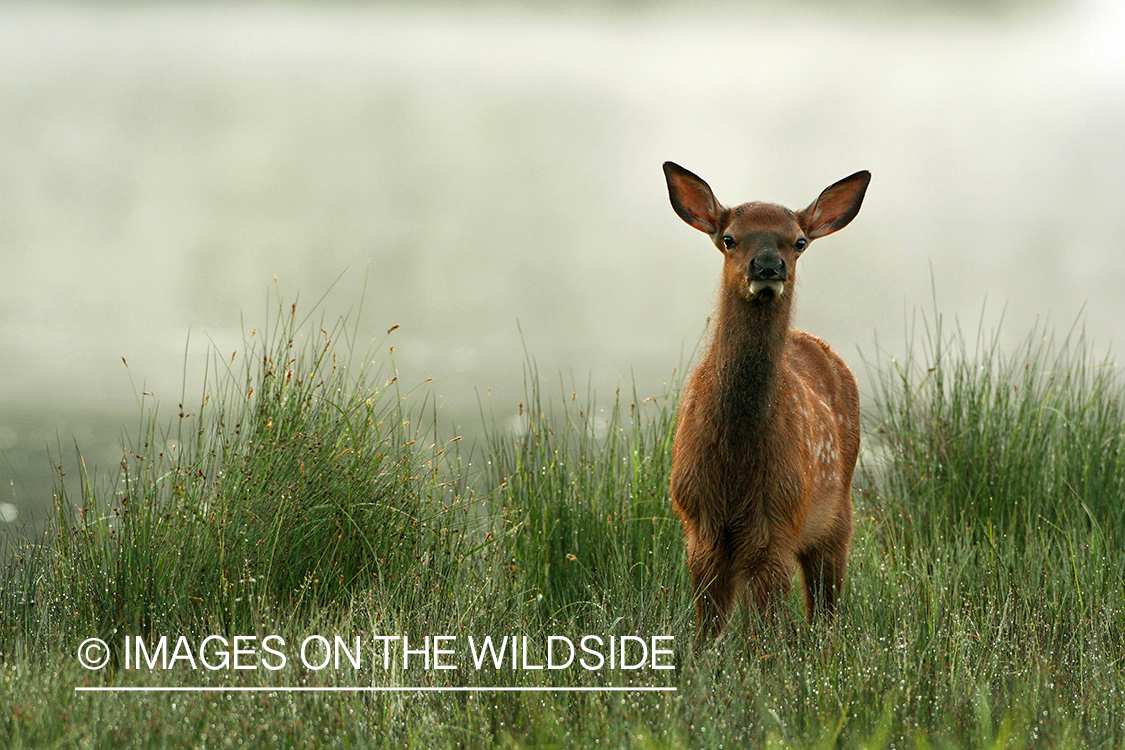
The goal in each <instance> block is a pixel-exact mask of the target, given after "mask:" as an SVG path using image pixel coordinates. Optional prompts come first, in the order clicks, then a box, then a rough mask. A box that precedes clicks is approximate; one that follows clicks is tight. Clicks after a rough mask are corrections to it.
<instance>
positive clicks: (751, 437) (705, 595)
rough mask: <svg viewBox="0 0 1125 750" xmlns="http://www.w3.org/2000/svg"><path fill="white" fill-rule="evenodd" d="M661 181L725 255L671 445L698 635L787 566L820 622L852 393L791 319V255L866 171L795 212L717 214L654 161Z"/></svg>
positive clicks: (836, 588) (785, 581)
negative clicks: (706, 336) (660, 171)
mask: <svg viewBox="0 0 1125 750" xmlns="http://www.w3.org/2000/svg"><path fill="white" fill-rule="evenodd" d="M664 175H665V178H666V179H667V182H668V194H669V197H670V199H671V201H672V208H673V209H674V210H675V211H676V213H677V214H678V215H679V216H680V218H682V219H683V220H684V221H685V222H687V223H688V224H689V225H691V226H693V227H695V228H696V229H698V230H700V231H701V232H703V233H704V234H706V235H708V236H709V237H710V238H711V241H712V242H713V243H714V244H715V246H716V247H717V248H718V249H719V251H720V252H721V253H722V256H723V270H722V276H721V286H720V290H719V299H718V303H717V306H716V308H717V309H716V311H715V315H714V316H713V319H712V321H713V322H712V330H711V332H710V342H709V344H708V346H707V349H706V351H705V353H704V354H703V355H702V357H701V358H700V361H699V363H698V364H697V365H696V367H695V370H694V371H693V372H692V374H691V376H690V378H689V379H688V382H687V385H686V387H685V390H684V395H683V399H682V400H681V402H680V410H679V416H678V419H677V423H676V437H675V441H674V444H673V448H672V479H671V494H672V504H673V506H674V508H675V510H676V512H677V514H678V515H679V517H680V521H681V523H682V524H683V529H684V537H685V541H686V546H687V558H688V566H689V568H690V570H691V576H692V584H693V586H694V589H695V597H696V610H697V613H698V617H699V632H700V636H701V637H707V636H710V635H713V634H715V633H717V632H718V631H720V630H721V629H722V627H723V625H724V623H725V622H726V620H727V619H728V618H729V616H730V613H731V611H732V610H733V608H734V605H735V603H736V601H737V600H738V599H740V598H742V597H744V596H746V597H748V598H749V599H750V600H752V602H753V604H754V605H756V606H758V607H760V608H769V607H771V606H773V604H774V602H775V600H776V599H778V598H779V597H784V595H785V594H786V593H787V592H788V590H789V585H790V578H791V577H792V575H793V573H794V571H795V570H796V569H799V570H800V571H801V575H802V578H803V580H804V589H805V603H806V608H807V610H808V612H809V614H810V616H815V615H817V614H830V613H831V612H832V610H833V608H834V606H835V603H836V600H837V599H838V597H839V595H840V592H841V591H842V588H843V584H844V571H845V567H846V565H847V557H848V545H849V543H850V541H851V535H852V504H851V481H852V473H853V472H854V470H855V464H856V458H857V456H858V455H859V391H858V389H857V387H856V382H855V376H854V375H852V372H851V370H849V369H848V366H847V365H846V364H845V363H844V360H843V359H841V358H840V356H839V355H837V354H836V353H835V352H834V351H832V349H831V348H830V347H829V346H828V345H827V344H826V343H824V342H823V341H821V340H820V339H819V338H817V337H816V336H813V335H811V334H808V333H805V332H803V331H798V330H796V329H792V328H790V326H789V320H790V316H791V312H792V305H793V291H794V284H795V282H796V270H797V269H796V267H797V259H798V258H799V257H800V256H801V255H802V254H803V253H804V252H805V250H806V249H807V248H808V246H809V244H810V243H811V242H812V241H813V240H815V239H818V238H820V237H824V236H825V235H828V234H831V233H833V232H835V231H837V230H839V229H843V228H844V227H845V226H847V225H848V223H849V222H851V220H852V219H853V218H855V216H856V214H857V213H858V212H859V208H860V205H861V204H862V202H863V196H864V194H865V192H866V191H867V185H868V182H869V181H870V179H871V175H870V173H868V172H857V173H855V174H853V175H851V176H850V177H845V178H844V179H842V180H840V181H839V182H837V183H835V184H833V185H831V186H830V187H828V188H826V189H825V190H824V191H823V192H822V193H821V194H820V195H819V197H817V199H816V200H815V201H813V202H812V204H811V205H809V206H808V207H807V208H805V209H802V210H800V211H793V210H791V209H788V208H785V207H784V206H779V205H776V204H773V203H758V202H755V203H744V204H742V205H740V206H736V207H734V208H726V207H725V206H723V205H722V204H720V203H719V202H718V200H716V199H715V196H714V194H713V193H712V192H711V188H710V187H709V186H708V185H707V183H706V182H704V181H703V180H702V179H701V178H700V177H698V176H697V175H695V174H692V173H691V172H689V171H688V170H686V169H684V168H683V167H681V166H679V165H676V164H673V163H672V162H665V164H664Z"/></svg>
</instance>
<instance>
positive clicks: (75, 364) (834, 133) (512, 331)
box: [0, 0, 1125, 529]
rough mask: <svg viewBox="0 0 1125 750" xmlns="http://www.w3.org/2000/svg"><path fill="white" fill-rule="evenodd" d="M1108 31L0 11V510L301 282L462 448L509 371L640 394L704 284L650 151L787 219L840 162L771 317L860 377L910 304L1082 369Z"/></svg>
mask: <svg viewBox="0 0 1125 750" xmlns="http://www.w3.org/2000/svg"><path fill="white" fill-rule="evenodd" d="M1122 40H1125V4H1122V3H1120V2H1118V1H1117V0H1058V1H1057V2H1048V1H1046V0H1043V1H1042V2H1036V3H1031V4H1026V3H1016V2H993V3H980V4H978V3H964V4H962V3H957V2H938V1H937V0H935V1H934V2H924V1H922V0H914V1H911V2H893V1H892V0H886V2H874V1H872V2H863V1H859V2H846V3H827V2H818V1H817V0H808V1H807V2H801V3H789V4H786V5H785V6H784V8H783V9H778V8H776V7H774V6H773V5H771V4H767V3H748V4H746V3H744V4H735V3H722V2H715V3H704V4H702V5H701V4H700V3H698V2H686V1H685V2H677V1H669V2H660V3H647V2H641V1H640V0H636V1H634V2H619V3H614V4H609V5H600V4H592V3H591V4H586V3H562V4H558V5H547V4H543V3H537V4H531V3H527V4H526V5H524V4H518V3H509V4H504V3H498V4H489V5H486V6H478V5H476V4H470V3H455V2H454V3H446V4H441V3H432V4H431V3H424V4H416V3H406V2H403V3H380V4H377V5H373V6H370V5H361V4H358V3H356V4H352V3H341V4H323V3H311V2H310V3H307V4H305V3H299V2H289V3H284V4H271V3H253V4H235V5H231V4H226V3H206V2H202V3H175V4H168V3H151V4H148V3H121V4H116V3H88V4H65V3H26V4H24V3H18V2H5V3H3V4H2V5H0V351H2V356H0V482H2V489H3V491H2V493H0V526H5V525H6V526H7V528H9V529H14V528H17V527H21V528H34V526H35V525H36V524H38V523H39V521H40V519H41V517H42V514H43V513H44V512H45V510H46V509H48V508H49V507H50V504H51V481H52V468H51V461H50V460H49V457H48V456H49V454H48V450H49V449H50V451H51V452H52V453H54V454H57V453H58V452H59V449H60V448H61V450H62V451H63V454H64V455H63V458H64V459H65V460H67V461H68V462H70V461H71V460H72V458H73V455H74V446H75V442H76V441H77V444H78V445H79V446H80V447H81V448H82V451H83V454H84V455H85V457H86V462H87V464H88V465H89V464H94V465H97V466H99V467H101V468H100V471H101V472H102V473H103V474H108V475H110V476H112V474H113V472H114V470H115V468H116V465H117V463H118V462H119V461H120V458H121V447H120V446H121V436H122V434H123V432H124V431H127V430H128V429H129V428H130V427H132V426H133V425H135V424H136V423H137V421H138V416H139V414H140V410H139V407H138V398H139V394H140V393H141V392H142V391H147V392H151V393H153V394H155V397H156V399H157V400H158V401H159V402H160V403H161V410H162V413H164V414H166V415H167V416H168V417H171V416H172V415H173V414H174V413H175V411H176V405H177V403H178V402H179V400H180V398H181V393H182V392H184V391H185V389H186V394H187V398H188V403H189V404H192V403H196V402H197V401H198V400H199V398H200V395H201V392H202V377H203V376H202V370H203V366H204V361H205V357H206V352H207V349H208V346H209V345H210V344H209V342H214V344H215V346H217V347H218V349H219V350H220V351H222V352H224V353H225V354H226V355H227V356H229V354H230V353H232V352H234V351H235V350H237V349H241V348H242V335H243V334H242V332H243V329H244V328H245V330H247V331H248V330H249V329H251V328H261V327H262V326H263V325H264V324H265V322H266V321H267V319H268V318H270V317H271V316H272V315H273V314H274V313H275V312H276V302H274V303H271V302H270V301H269V298H270V297H271V295H272V296H273V297H274V298H275V299H276V295H277V294H278V293H280V295H281V298H282V300H283V301H284V302H285V303H286V304H288V303H289V302H291V301H293V300H299V307H301V308H303V309H306V310H307V309H309V308H311V307H312V306H313V304H314V303H315V302H316V301H317V300H319V299H321V297H322V296H324V295H325V294H327V296H326V297H325V299H324V301H323V303H322V307H321V309H322V310H323V312H324V314H325V316H326V318H327V319H328V320H330V321H332V320H335V319H336V318H338V317H339V316H341V315H345V314H350V315H351V316H352V319H353V322H355V323H356V324H357V327H358V331H359V333H360V338H361V339H362V344H363V347H361V348H365V347H366V344H367V343H368V342H369V341H374V342H376V344H377V346H378V347H379V348H381V349H385V348H387V347H389V346H392V345H393V346H394V351H395V364H396V366H397V368H398V371H399V375H400V380H401V382H403V383H405V384H406V385H407V386H410V385H414V384H417V383H420V382H422V381H423V380H424V379H426V378H430V377H432V378H434V382H433V384H432V393H433V395H434V397H435V398H436V399H437V403H438V404H439V407H440V410H441V414H442V416H443V419H448V420H449V421H450V422H452V423H456V424H458V425H460V427H459V430H460V432H462V433H463V434H465V435H466V436H468V437H470V438H471V437H474V436H479V435H480V434H481V429H482V428H481V422H480V417H479V409H478V398H479V399H480V401H483V403H484V409H485V411H486V412H489V413H491V414H493V415H495V417H496V418H497V421H498V422H499V423H501V424H504V423H505V421H506V420H510V419H511V418H513V417H514V415H515V414H516V412H517V408H518V403H519V402H520V401H521V400H522V399H523V394H524V363H525V361H526V357H527V356H528V355H529V356H530V357H532V358H534V360H535V361H536V363H537V364H538V370H539V373H540V375H541V376H542V378H543V379H544V381H545V390H546V392H548V393H556V394H557V393H560V392H561V391H562V389H563V388H565V389H566V390H567V391H569V390H571V388H572V385H571V384H572V383H574V384H576V385H575V386H574V387H575V389H576V390H578V391H579V393H580V395H583V394H584V393H585V391H586V388H587V384H589V386H590V387H591V388H592V389H593V390H594V391H595V392H596V393H597V394H598V397H599V402H600V403H602V404H603V405H605V406H606V407H609V406H611V405H612V401H613V394H614V391H615V390H616V389H617V388H619V387H621V388H622V389H623V390H629V389H632V388H633V387H634V385H635V388H636V391H637V394H638V395H639V396H640V397H641V398H644V397H645V396H649V395H662V394H663V393H664V392H665V390H666V389H667V388H668V387H669V384H675V383H676V382H678V378H679V377H680V376H681V374H682V370H683V368H684V367H685V366H686V365H688V364H689V363H690V359H691V356H692V354H693V352H694V351H695V350H696V348H697V346H698V344H699V342H700V339H701V336H702V335H703V332H704V328H705V324H706V319H707V316H708V314H709V313H710V309H711V304H712V302H713V299H714V294H715V289H716V283H717V279H718V274H719V269H720V265H721V256H720V255H719V253H718V252H717V251H716V250H715V249H714V248H713V246H711V245H710V244H709V242H708V240H707V239H706V238H705V237H703V236H702V235H701V234H699V233H698V232H695V231H694V230H692V229H691V228H689V227H688V226H687V225H686V224H684V223H683V222H681V221H680V219H679V218H677V217H676V215H675V214H674V213H673V212H672V209H671V208H670V206H669V204H668V198H667V192H666V189H665V185H664V180H663V175H662V173H661V169H660V165H661V163H662V162H663V161H664V160H667V159H671V160H673V161H676V162H678V163H680V164H682V165H683V166H685V167H687V168H688V169H690V170H692V171H694V172H696V173H698V174H699V175H701V176H702V177H704V179H706V180H707V181H708V182H709V183H710V184H711V186H712V188H714V190H715V192H716V194H717V195H718V197H719V199H720V200H722V201H724V202H726V203H729V204H736V203H740V202H743V201H747V200H752V199H763V200H770V201H775V202H779V203H783V204H786V205H788V206H791V207H795V208H799V207H803V206H805V205H807V204H808V203H809V202H810V201H812V200H813V199H814V198H815V197H816V195H817V194H818V193H819V192H820V190H821V189H822V188H824V187H826V186H827V185H829V184H830V183H832V182H834V181H836V180H837V179H839V178H841V177H844V176H845V175H848V174H851V173H852V172H854V171H856V170H859V169H869V170H871V172H872V173H873V175H874V177H873V180H872V183H871V187H870V189H869V191H868V194H867V198H866V201H865V203H864V206H863V210H862V211H861V212H860V214H859V217H858V218H857V219H856V220H855V222H854V223H853V224H852V225H851V226H849V227H848V228H847V229H846V230H845V231H843V232H841V233H840V234H837V235H834V236H832V237H830V238H827V239H824V240H821V241H819V242H817V243H816V244H815V245H814V246H813V248H812V249H811V250H810V252H809V253H807V254H806V255H805V256H804V258H803V260H802V264H801V269H800V288H799V296H798V301H797V313H796V324H797V325H798V326H799V327H802V328H805V329H807V330H810V331H813V332H815V333H817V334H818V335H820V336H822V337H823V338H825V339H827V340H828V341H829V342H830V343H831V344H832V345H833V347H834V348H836V350H837V351H839V352H840V353H841V354H842V355H843V356H844V357H845V359H847V360H848V361H849V362H850V363H851V365H852V367H853V369H855V370H856V371H857V374H859V375H860V378H861V381H866V380H867V378H866V375H865V374H864V371H863V369H864V359H865V358H866V359H868V360H870V359H872V358H873V356H874V354H875V352H876V348H878V349H880V350H882V351H884V352H886V353H888V354H889V355H892V356H893V355H894V354H895V352H901V351H902V350H903V349H904V347H905V346H906V343H905V341H906V332H907V331H908V330H909V329H910V328H911V325H912V322H911V321H912V320H913V319H914V318H915V316H916V314H917V313H919V312H920V311H928V312H929V311H933V310H934V307H935V300H936V309H937V310H938V311H940V312H941V313H943V314H944V315H946V316H947V318H948V319H949V320H950V321H952V319H953V318H956V319H957V320H959V321H960V323H961V324H962V326H963V327H965V328H966V329H967V330H969V331H975V330H976V328H977V327H978V325H983V327H984V329H985V330H986V331H993V330H995V329H996V328H997V326H998V325H999V322H1000V319H1001V317H1003V327H1002V331H1003V335H1002V337H1001V340H1002V341H1003V342H1006V343H1010V344H1012V345H1014V344H1015V343H1016V342H1018V341H1020V340H1022V339H1023V338H1024V337H1025V336H1026V335H1027V334H1028V333H1029V331H1031V330H1032V329H1033V328H1034V327H1035V326H1036V325H1037V324H1038V325H1043V324H1044V323H1046V325H1047V326H1048V327H1054V328H1055V329H1058V330H1060V331H1061V333H1063V334H1065V332H1066V331H1067V330H1069V329H1070V328H1071V327H1072V326H1073V325H1075V324H1076V322H1077V323H1078V325H1080V326H1084V327H1085V329H1086V330H1087V333H1088V335H1089V336H1090V338H1091V339H1092V340H1093V341H1094V342H1095V344H1096V346H1097V347H1098V348H1100V349H1101V350H1103V351H1104V350H1106V349H1109V348H1111V347H1112V345H1113V343H1114V342H1115V341H1116V342H1120V340H1121V338H1122V334H1123V332H1125V295H1123V294H1122V287H1123V285H1125V252H1123V248H1122V245H1123V244H1125V243H1123V241H1122V240H1121V239H1120V238H1121V237H1122V236H1123V234H1125V211H1123V210H1122V206H1123V205H1125V44H1123V43H1122ZM275 277H276V287H275V281H274V279H275ZM271 305H272V306H271ZM395 325H398V326H399V328H398V330H396V331H395V332H394V333H392V334H390V335H389V336H387V334H386V331H387V329H389V328H390V327H391V326H395ZM189 334H190V345H189V344H188V341H189ZM185 352H186V354H185ZM525 352H526V354H525ZM123 359H124V360H126V361H127V362H128V366H127V367H126V365H125V364H123V362H122V360H123ZM185 373H186V375H185ZM185 378H186V386H185ZM560 380H562V381H563V382H564V383H565V385H564V386H559V385H558V384H559V382H560ZM864 387H865V388H866V385H865V384H864ZM23 524H30V526H29V527H28V526H22V525H23Z"/></svg>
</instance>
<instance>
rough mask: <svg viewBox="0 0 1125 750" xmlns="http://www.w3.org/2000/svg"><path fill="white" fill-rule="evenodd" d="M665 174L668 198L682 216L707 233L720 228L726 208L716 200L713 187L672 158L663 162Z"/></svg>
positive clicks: (713, 232) (712, 232)
mask: <svg viewBox="0 0 1125 750" xmlns="http://www.w3.org/2000/svg"><path fill="white" fill-rule="evenodd" d="M664 177H665V179H666V180H668V198H669V199H670V200H671V201H672V208H674V209H675V210H676V213H677V214H679V216H680V218H681V219H683V220H684V221H686V222H687V223H688V224H690V225H691V226H693V227H695V228H696V229H698V230H699V231H701V232H703V233H704V234H715V233H716V232H718V231H719V224H720V221H719V219H720V214H721V213H722V212H723V211H724V210H725V209H724V208H723V207H722V205H720V203H719V202H718V201H717V200H715V194H714V193H712V192H711V187H710V186H709V185H708V184H707V183H706V182H704V181H703V179H702V178H701V177H699V176H698V175H695V174H692V173H691V172H689V171H687V170H686V169H684V168H683V167H681V166H680V165H679V164H673V163H672V162H670V161H666V162H664Z"/></svg>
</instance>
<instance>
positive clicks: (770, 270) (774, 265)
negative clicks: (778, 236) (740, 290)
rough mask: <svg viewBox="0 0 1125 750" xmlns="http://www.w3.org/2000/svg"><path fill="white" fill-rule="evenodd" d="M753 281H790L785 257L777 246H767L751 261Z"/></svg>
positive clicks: (751, 277)
mask: <svg viewBox="0 0 1125 750" xmlns="http://www.w3.org/2000/svg"><path fill="white" fill-rule="evenodd" d="M750 279H751V281H788V280H789V275H788V274H787V273H786V271H785V259H784V258H782V257H781V253H779V252H778V251H777V248H773V247H767V248H766V249H765V250H762V251H761V252H759V253H758V254H757V255H755V256H754V259H753V260H752V261H750Z"/></svg>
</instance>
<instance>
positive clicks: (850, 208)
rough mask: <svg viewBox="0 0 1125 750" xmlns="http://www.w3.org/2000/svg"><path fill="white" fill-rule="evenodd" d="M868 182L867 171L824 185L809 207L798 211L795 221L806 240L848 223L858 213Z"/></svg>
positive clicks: (834, 230)
mask: <svg viewBox="0 0 1125 750" xmlns="http://www.w3.org/2000/svg"><path fill="white" fill-rule="evenodd" d="M869 182H871V173H870V172H868V171H866V170H864V171H862V172H856V173H855V174H853V175H851V176H849V177H845V178H844V179H842V180H840V181H839V182H837V183H835V184H833V185H830V186H829V187H826V188H825V189H824V192H823V193H821V194H820V197H818V198H817V199H816V200H815V201H813V202H812V205H811V206H809V207H808V208H806V209H805V210H804V211H801V212H800V213H798V214H797V220H798V222H799V223H800V224H801V228H803V229H804V230H805V234H807V235H808V237H809V240H815V239H816V238H817V237H823V236H825V235H827V234H832V233H833V232H836V231H839V230H841V229H843V228H844V227H846V226H847V225H848V224H849V223H851V220H852V219H854V218H855V215H856V214H858V213H859V207H860V205H861V204H862V203H863V196H864V194H865V193H866V192H867V184H868V183H869Z"/></svg>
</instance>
